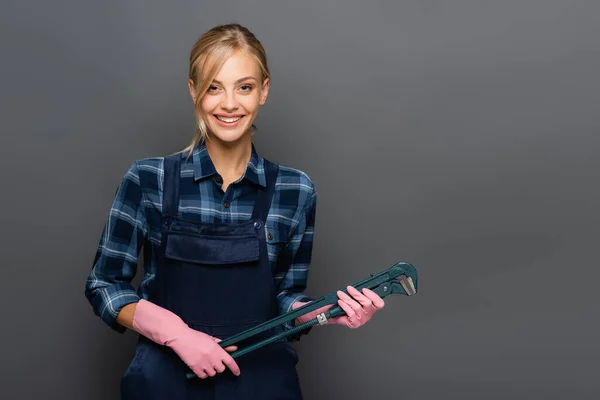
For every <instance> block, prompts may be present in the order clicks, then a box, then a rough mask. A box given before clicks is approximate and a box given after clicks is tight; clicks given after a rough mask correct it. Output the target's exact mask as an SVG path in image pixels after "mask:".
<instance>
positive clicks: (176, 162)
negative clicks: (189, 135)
mask: <svg viewBox="0 0 600 400" xmlns="http://www.w3.org/2000/svg"><path fill="white" fill-rule="evenodd" d="M180 170H181V154H174V155H172V156H168V157H165V162H164V178H163V205H162V213H163V215H170V216H173V217H176V216H177V212H178V209H179V181H180V180H181V177H180Z"/></svg>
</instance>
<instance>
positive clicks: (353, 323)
mask: <svg viewBox="0 0 600 400" xmlns="http://www.w3.org/2000/svg"><path fill="white" fill-rule="evenodd" d="M346 289H347V290H348V294H349V295H350V296H352V297H350V296H349V295H348V294H346V293H344V292H342V291H341V290H338V292H337V295H338V305H339V306H340V307H341V308H342V310H344V312H346V315H342V316H341V317H336V318H331V319H330V320H329V323H330V324H337V325H345V326H347V327H348V328H352V329H355V328H358V327H361V326H363V325H364V324H366V323H367V321H369V320H370V319H371V318H372V317H373V314H375V313H376V312H377V311H378V310H381V309H382V308H383V307H384V306H385V302H384V301H383V299H382V298H381V297H379V295H378V294H377V293H375V292H373V291H372V290H369V289H367V288H364V289H363V290H362V293H361V292H359V291H358V290H357V289H356V288H354V287H353V286H348V287H347V288H346Z"/></svg>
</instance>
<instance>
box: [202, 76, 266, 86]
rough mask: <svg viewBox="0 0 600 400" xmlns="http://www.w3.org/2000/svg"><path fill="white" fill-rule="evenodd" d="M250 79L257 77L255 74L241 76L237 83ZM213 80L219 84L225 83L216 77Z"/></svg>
mask: <svg viewBox="0 0 600 400" xmlns="http://www.w3.org/2000/svg"><path fill="white" fill-rule="evenodd" d="M248 79H252V80H256V78H255V77H253V76H245V77H243V78H240V79H238V80H237V81H235V83H236V84H237V83H240V82H243V81H245V80H248ZM213 82H214V83H218V84H219V85H222V84H223V82H221V81H218V80H216V79H213Z"/></svg>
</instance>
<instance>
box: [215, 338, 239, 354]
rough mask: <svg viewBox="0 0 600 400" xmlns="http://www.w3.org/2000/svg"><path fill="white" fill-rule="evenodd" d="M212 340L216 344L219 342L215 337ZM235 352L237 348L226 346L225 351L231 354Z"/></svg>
mask: <svg viewBox="0 0 600 400" xmlns="http://www.w3.org/2000/svg"><path fill="white" fill-rule="evenodd" d="M213 340H214V341H215V342H217V343H219V342H221V339H219V338H216V337H213ZM236 350H237V346H227V347H225V351H228V352H232V351H236Z"/></svg>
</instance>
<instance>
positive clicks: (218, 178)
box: [215, 175, 223, 183]
mask: <svg viewBox="0 0 600 400" xmlns="http://www.w3.org/2000/svg"><path fill="white" fill-rule="evenodd" d="M215 180H216V181H217V182H218V183H221V182H223V179H222V178H221V175H217V177H216V178H215Z"/></svg>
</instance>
